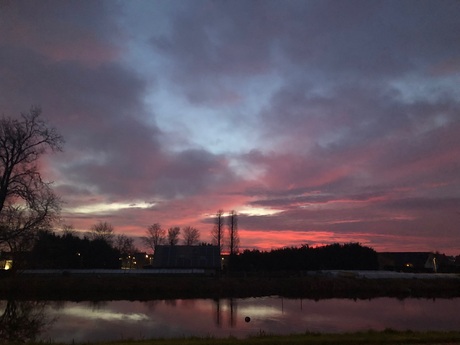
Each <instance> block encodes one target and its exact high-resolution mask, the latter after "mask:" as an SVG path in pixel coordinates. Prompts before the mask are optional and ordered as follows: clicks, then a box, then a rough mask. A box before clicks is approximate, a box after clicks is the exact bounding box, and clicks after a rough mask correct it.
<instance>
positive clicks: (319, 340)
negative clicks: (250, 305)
mask: <svg viewBox="0 0 460 345" xmlns="http://www.w3.org/2000/svg"><path fill="white" fill-rule="evenodd" d="M85 344H87V345H150V344H155V345H208V344H209V345H211V344H213V345H272V344H273V345H275V344H287V345H290V344H293V345H294V344H296V345H297V344H309V345H326V344H327V345H332V344H345V345H346V344H350V345H351V344H363V345H364V344H368V345H373V344H381V345H383V344H399V345H403V344H432V345H433V344H460V332H411V331H394V330H385V331H382V332H376V331H368V332H356V333H342V334H321V333H305V334H294V335H285V336H284V335H283V336H278V335H259V336H253V337H248V338H244V339H237V338H233V337H230V338H212V337H207V338H181V339H152V340H139V341H134V340H123V341H115V342H99V343H85Z"/></svg>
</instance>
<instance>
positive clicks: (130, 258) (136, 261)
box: [120, 253, 152, 270]
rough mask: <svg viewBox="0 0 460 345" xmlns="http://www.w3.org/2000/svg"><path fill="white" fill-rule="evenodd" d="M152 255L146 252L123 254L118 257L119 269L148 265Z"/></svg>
mask: <svg viewBox="0 0 460 345" xmlns="http://www.w3.org/2000/svg"><path fill="white" fill-rule="evenodd" d="M151 260H152V257H151V255H148V254H147V253H134V254H125V255H122V256H121V257H120V267H121V269H124V270H128V269H139V268H145V267H148V266H150V264H151Z"/></svg>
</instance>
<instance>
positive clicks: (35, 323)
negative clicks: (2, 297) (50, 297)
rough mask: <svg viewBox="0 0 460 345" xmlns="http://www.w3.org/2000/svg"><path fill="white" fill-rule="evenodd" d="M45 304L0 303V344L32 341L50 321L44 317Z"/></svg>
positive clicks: (29, 302)
mask: <svg viewBox="0 0 460 345" xmlns="http://www.w3.org/2000/svg"><path fill="white" fill-rule="evenodd" d="M45 308H46V302H32V301H14V300H8V301H1V302H0V310H1V311H3V313H2V314H1V316H0V342H2V341H3V342H5V343H7V342H16V343H23V342H27V341H34V340H36V339H37V337H38V336H39V335H40V334H41V333H42V332H43V331H44V329H45V327H46V326H49V325H50V324H51V323H52V320H51V319H49V318H47V317H46V316H45Z"/></svg>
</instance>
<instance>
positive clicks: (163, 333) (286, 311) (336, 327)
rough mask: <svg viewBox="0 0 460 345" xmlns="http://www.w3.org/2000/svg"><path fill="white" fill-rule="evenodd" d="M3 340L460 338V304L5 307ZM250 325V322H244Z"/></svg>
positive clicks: (253, 301)
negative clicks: (410, 334) (390, 334)
mask: <svg viewBox="0 0 460 345" xmlns="http://www.w3.org/2000/svg"><path fill="white" fill-rule="evenodd" d="M0 306H2V310H4V311H3V315H2V317H1V319H0V339H14V340H19V341H25V340H45V341H54V342H65V343H72V342H80V343H81V342H90V341H91V342H94V341H105V340H122V339H148V338H173V337H188V336H214V337H228V336H235V337H240V338H243V337H246V336H248V335H254V334H259V333H274V334H289V333H301V332H305V331H313V332H352V331H359V330H368V329H373V330H383V329H385V328H393V329H398V330H406V329H410V330H414V331H415V330H423V331H428V330H437V331H449V330H457V328H458V325H459V324H460V313H458V312H457V311H458V308H459V307H460V299H459V298H456V299H451V300H447V299H437V300H427V299H405V300H398V299H393V298H376V299H372V300H356V301H354V300H349V299H328V300H319V301H314V300H298V299H297V300H296V299H284V298H278V297H264V298H248V299H215V300H211V299H196V300H165V301H161V300H157V301H148V302H139V301H137V302H136V301H134V302H131V301H110V302H107V301H106V302H98V303H91V302H48V303H45V302H14V301H8V302H6V301H5V302H0ZM245 317H249V318H250V322H245Z"/></svg>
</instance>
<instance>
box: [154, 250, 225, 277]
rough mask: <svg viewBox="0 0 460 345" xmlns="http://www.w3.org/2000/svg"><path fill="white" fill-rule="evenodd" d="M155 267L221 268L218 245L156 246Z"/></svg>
mask: <svg viewBox="0 0 460 345" xmlns="http://www.w3.org/2000/svg"><path fill="white" fill-rule="evenodd" d="M152 267H153V268H167V269H184V268H186V269H188V268H192V269H195V268H199V269H205V270H211V271H219V270H220V269H221V257H220V250H219V247H218V246H212V245H202V246H178V245H176V246H156V247H155V254H154V257H153V262H152Z"/></svg>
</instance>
